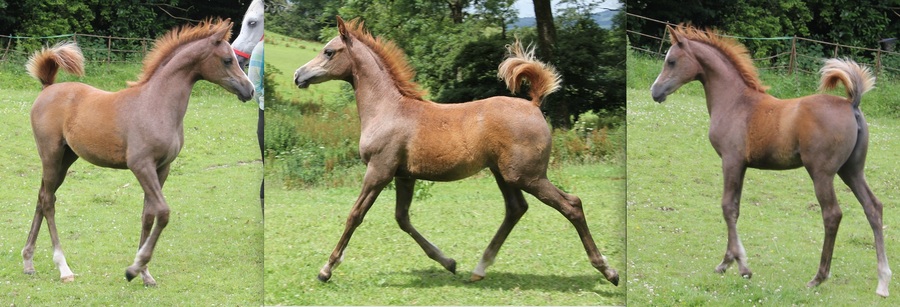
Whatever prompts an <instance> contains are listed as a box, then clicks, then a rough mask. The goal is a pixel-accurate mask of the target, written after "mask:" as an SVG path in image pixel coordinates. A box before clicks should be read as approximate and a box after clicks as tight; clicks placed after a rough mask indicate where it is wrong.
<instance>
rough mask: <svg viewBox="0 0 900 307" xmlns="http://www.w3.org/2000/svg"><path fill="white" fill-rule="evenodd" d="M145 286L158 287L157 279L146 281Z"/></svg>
mask: <svg viewBox="0 0 900 307" xmlns="http://www.w3.org/2000/svg"><path fill="white" fill-rule="evenodd" d="M144 287H146V288H156V281H151V282H146V281H145V282H144Z"/></svg>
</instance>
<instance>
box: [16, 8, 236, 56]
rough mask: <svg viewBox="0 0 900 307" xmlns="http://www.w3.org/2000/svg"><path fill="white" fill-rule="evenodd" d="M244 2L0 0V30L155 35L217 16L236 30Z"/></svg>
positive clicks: (30, 33)
mask: <svg viewBox="0 0 900 307" xmlns="http://www.w3.org/2000/svg"><path fill="white" fill-rule="evenodd" d="M249 5H250V0H150V1H146V0H0V12H2V13H0V33H2V34H7V35H16V36H37V37H41V36H51V35H60V34H72V33H82V34H94V35H103V36H117V37H132V38H156V37H159V36H160V35H162V34H163V33H165V32H166V31H168V30H170V29H172V28H173V27H175V26H178V25H182V24H186V23H194V22H197V21H199V20H202V19H204V18H207V17H221V18H231V19H232V20H233V21H235V27H234V29H233V33H235V35H236V33H238V31H240V23H239V22H240V20H241V19H242V18H243V16H244V12H245V11H246V10H247V7H248V6H249ZM30 47H32V48H33V46H30Z"/></svg>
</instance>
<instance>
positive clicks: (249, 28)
mask: <svg viewBox="0 0 900 307" xmlns="http://www.w3.org/2000/svg"><path fill="white" fill-rule="evenodd" d="M264 11H265V5H264V4H263V0H253V2H251V3H250V7H249V8H248V9H247V13H245V14H244V20H242V21H241V33H240V34H238V37H237V38H235V39H234V42H232V43H231V47H232V48H234V53H235V55H236V56H237V58H238V64H240V66H241V68H243V67H244V66H245V65H246V64H247V61H249V60H250V52H252V51H253V47H256V44H257V43H259V42H260V41H262V38H263V31H264V29H265V28H264V27H263V20H264V18H263V13H264Z"/></svg>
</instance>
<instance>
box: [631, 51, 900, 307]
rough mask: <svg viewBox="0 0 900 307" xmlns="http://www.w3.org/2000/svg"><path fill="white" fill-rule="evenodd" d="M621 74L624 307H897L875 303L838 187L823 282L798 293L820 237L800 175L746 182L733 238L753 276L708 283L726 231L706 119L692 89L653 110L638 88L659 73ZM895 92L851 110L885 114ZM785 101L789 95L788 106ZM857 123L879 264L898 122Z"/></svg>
mask: <svg viewBox="0 0 900 307" xmlns="http://www.w3.org/2000/svg"><path fill="white" fill-rule="evenodd" d="M628 65H629V83H628V84H629V90H628V115H627V116H628V117H627V120H628V126H629V127H628V152H627V155H628V162H627V165H628V176H629V181H628V205H627V206H628V230H627V231H628V266H629V272H630V277H629V280H628V282H629V288H628V295H627V296H628V304H629V305H635V306H645V305H697V304H709V305H738V304H739V305H748V304H765V305H780V306H787V305H819V304H822V303H824V302H829V303H834V302H842V304H849V305H855V306H865V305H870V304H875V303H884V304H890V305H896V304H897V296H896V294H895V295H894V296H891V297H889V298H887V299H886V300H885V299H882V298H880V297H878V296H876V295H875V293H874V291H875V286H876V284H877V276H876V265H875V251H874V249H873V247H872V231H871V228H870V227H869V224H868V222H867V221H866V218H865V215H864V213H863V212H862V209H861V207H860V205H859V203H858V202H857V201H856V199H855V198H854V197H853V195H852V193H851V192H850V190H849V189H848V188H847V187H846V186H845V185H843V184H842V183H841V182H840V180H836V182H835V187H836V188H837V195H838V201H839V202H840V203H841V204H842V205H843V206H842V209H843V213H844V216H843V223H842V226H841V230H840V232H839V234H838V237H837V243H836V249H835V252H834V260H833V263H832V273H831V278H830V279H829V280H828V281H827V282H825V283H824V284H822V285H821V286H819V287H816V288H812V289H808V288H806V282H807V281H809V280H810V279H811V278H812V277H813V275H814V274H815V272H816V269H817V267H818V263H819V254H820V250H821V245H822V237H823V229H822V218H821V213H820V210H819V206H818V203H817V201H816V199H815V195H814V192H813V187H812V181H811V180H810V179H809V177H808V176H807V174H806V172H805V171H803V170H792V171H782V172H773V171H760V170H749V171H748V172H747V176H746V179H745V184H744V192H743V199H742V202H741V203H742V206H741V209H742V210H741V218H740V220H739V222H738V229H739V233H740V235H741V239H742V241H743V243H744V247H745V248H746V250H747V253H748V256H749V261H750V268H751V270H753V272H754V275H753V278H752V279H751V280H746V279H743V278H741V277H739V276H738V274H737V269H736V267H732V268H731V269H729V271H728V272H726V273H725V274H724V275H719V274H716V273H714V272H713V268H714V267H715V266H716V265H718V264H719V262H720V261H721V260H722V255H723V253H724V250H725V243H726V237H725V235H726V229H725V223H724V221H723V220H722V213H721V207H720V205H719V204H720V201H721V193H722V175H721V162H720V159H719V157H718V156H717V155H716V153H715V151H714V150H713V149H712V147H711V146H710V144H709V141H708V139H707V129H708V127H709V115H708V114H707V111H706V107H705V103H704V97H703V94H702V88H701V87H700V84H699V83H697V82H694V83H691V84H688V85H685V86H684V87H683V88H681V89H679V90H678V91H677V92H676V93H674V94H673V95H671V96H669V99H668V100H667V101H666V102H665V103H663V104H657V103H655V102H653V101H652V100H651V99H650V94H649V87H650V84H651V83H652V82H653V80H654V78H655V77H656V74H657V73H658V72H659V69H660V67H661V63H660V62H659V61H653V60H646V59H635V58H630V59H629V62H628ZM816 78H817V76H795V77H784V76H777V75H773V74H765V75H763V76H762V79H763V81H764V82H765V83H768V84H769V85H771V86H772V87H773V88H772V90H771V91H770V92H771V93H773V94H775V95H776V96H780V97H792V96H797V95H804V94H811V93H813V92H814V90H815V88H814V84H815V82H816ZM798 84H801V85H803V86H802V87H798V86H797V85H798ZM894 84H895V83H890V82H883V83H881V84H880V85H879V88H876V89H875V90H873V91H872V92H870V93H869V94H867V95H866V97H864V98H863V106H862V108H863V109H864V110H872V109H883V110H888V109H890V108H891V107H890V103H891V102H892V101H895V100H894V99H892V98H890V97H892V96H893V97H896V96H894V95H896V92H895V91H896V90H894V89H893V88H895V86H894ZM792 91H796V92H798V93H797V95H790V92H792ZM892 91H893V92H892ZM873 113H878V112H870V113H869V114H873ZM867 119H868V121H869V125H870V146H869V155H868V163H867V168H866V174H867V178H868V182H869V185H870V186H871V187H872V190H873V191H874V193H875V194H876V195H877V196H878V197H879V198H880V199H881V200H882V202H884V204H885V208H884V212H885V216H884V224H885V225H887V226H886V227H887V228H886V229H885V237H886V239H885V241H886V246H887V254H888V257H889V258H890V257H892V255H897V251H898V248H897V246H898V244H897V239H896V238H897V237H896V236H895V235H893V231H892V229H894V227H895V225H897V224H898V223H900V217H898V215H897V214H894V212H895V211H896V209H897V204H898V198H900V187H898V185H897V182H896V178H898V177H900V168H898V164H897V162H896V161H898V159H900V151H898V150H900V132H898V131H900V120H897V119H895V118H889V117H887V116H872V115H870V116H869V117H868V118H867ZM894 257H896V256H894ZM894 288H895V290H894V291H897V290H896V286H895V287H894Z"/></svg>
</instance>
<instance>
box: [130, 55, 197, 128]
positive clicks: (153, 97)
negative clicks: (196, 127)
mask: <svg viewBox="0 0 900 307" xmlns="http://www.w3.org/2000/svg"><path fill="white" fill-rule="evenodd" d="M196 43H197V42H194V43H190V44H189V45H186V46H183V47H180V48H178V50H176V51H175V52H173V53H172V55H171V56H170V58H169V59H168V62H167V63H165V64H163V65H162V66H160V67H159V68H158V69H157V71H156V72H155V73H154V74H153V76H151V77H150V78H149V79H148V80H147V83H146V84H144V85H143V86H144V92H145V93H146V94H149V96H145V97H147V98H149V99H148V101H144V104H145V105H148V106H149V107H150V108H152V109H154V110H156V111H155V112H156V113H154V114H159V115H161V116H165V114H168V115H170V116H171V117H170V118H171V119H172V120H176V121H179V122H180V121H182V120H183V119H184V115H185V113H186V112H187V106H188V100H189V99H190V96H191V90H193V88H194V84H195V83H197V81H198V80H199V73H198V72H197V71H196V69H197V67H196V66H197V65H195V60H196V56H195V55H196V54H197V53H198V52H197V51H196V50H195V49H194V48H196V47H198V45H195V44H196Z"/></svg>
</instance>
